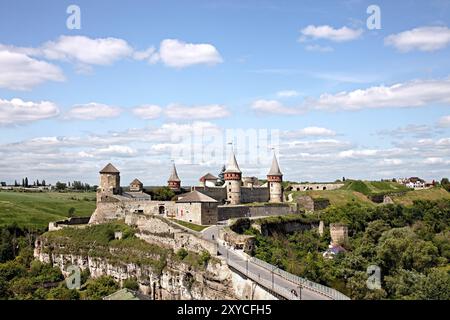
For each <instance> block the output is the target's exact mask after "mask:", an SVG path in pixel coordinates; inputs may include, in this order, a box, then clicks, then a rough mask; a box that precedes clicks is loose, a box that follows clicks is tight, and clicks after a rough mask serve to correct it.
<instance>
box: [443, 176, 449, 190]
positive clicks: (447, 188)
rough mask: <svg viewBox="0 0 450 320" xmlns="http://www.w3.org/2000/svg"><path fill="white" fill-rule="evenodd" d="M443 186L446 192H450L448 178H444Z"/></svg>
mask: <svg viewBox="0 0 450 320" xmlns="http://www.w3.org/2000/svg"><path fill="white" fill-rule="evenodd" d="M441 186H442V188H444V189H445V190H447V191H448V192H450V181H449V180H448V178H442V180H441Z"/></svg>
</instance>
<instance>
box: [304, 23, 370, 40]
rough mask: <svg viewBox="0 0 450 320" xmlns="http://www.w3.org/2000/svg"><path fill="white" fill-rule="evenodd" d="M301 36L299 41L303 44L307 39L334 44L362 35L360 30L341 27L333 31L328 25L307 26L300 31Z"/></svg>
mask: <svg viewBox="0 0 450 320" xmlns="http://www.w3.org/2000/svg"><path fill="white" fill-rule="evenodd" d="M300 32H301V34H302V36H301V37H300V39H299V41H301V42H304V41H306V40H308V39H326V40H331V41H334V42H344V41H351V40H355V39H358V38H359V37H360V36H361V35H362V33H363V30H362V29H351V28H348V27H342V28H340V29H334V28H333V27H330V26H328V25H322V26H314V25H309V26H307V27H306V28H303V29H302V30H301V31H300Z"/></svg>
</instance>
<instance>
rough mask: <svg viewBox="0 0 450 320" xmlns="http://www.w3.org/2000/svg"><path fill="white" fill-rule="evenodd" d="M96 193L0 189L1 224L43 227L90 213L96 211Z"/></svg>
mask: <svg viewBox="0 0 450 320" xmlns="http://www.w3.org/2000/svg"><path fill="white" fill-rule="evenodd" d="M95 196H96V195H95V192H66V193H59V192H37V193H27V192H11V191H1V192H0V226H1V225H8V224H11V223H14V222H15V223H17V224H18V225H19V226H21V227H27V228H36V229H44V228H45V227H47V225H48V223H49V222H51V221H57V220H62V219H65V218H67V217H68V216H69V210H70V209H71V208H74V209H75V211H74V216H76V217H83V216H90V215H91V214H92V213H93V212H94V210H95V205H96V203H95Z"/></svg>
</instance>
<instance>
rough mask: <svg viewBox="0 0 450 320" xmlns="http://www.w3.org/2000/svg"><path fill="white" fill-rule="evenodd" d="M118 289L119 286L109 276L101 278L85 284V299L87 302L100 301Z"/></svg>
mask: <svg viewBox="0 0 450 320" xmlns="http://www.w3.org/2000/svg"><path fill="white" fill-rule="evenodd" d="M118 289H119V285H118V284H117V282H115V281H114V279H113V278H112V277H111V276H101V277H99V278H97V279H89V280H88V281H87V282H86V291H85V297H86V298H87V299H89V300H101V299H102V298H103V297H106V296H108V295H110V294H112V293H114V292H115V291H117V290H118Z"/></svg>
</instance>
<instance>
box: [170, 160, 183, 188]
mask: <svg viewBox="0 0 450 320" xmlns="http://www.w3.org/2000/svg"><path fill="white" fill-rule="evenodd" d="M167 186H168V187H169V188H170V189H172V190H173V191H180V189H181V180H180V178H179V177H178V172H177V168H176V167H175V163H174V164H173V167H172V173H171V174H170V177H169V180H167Z"/></svg>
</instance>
